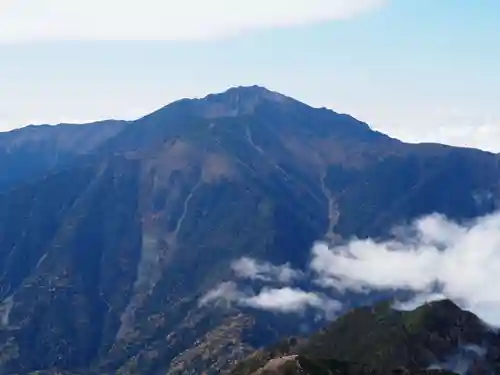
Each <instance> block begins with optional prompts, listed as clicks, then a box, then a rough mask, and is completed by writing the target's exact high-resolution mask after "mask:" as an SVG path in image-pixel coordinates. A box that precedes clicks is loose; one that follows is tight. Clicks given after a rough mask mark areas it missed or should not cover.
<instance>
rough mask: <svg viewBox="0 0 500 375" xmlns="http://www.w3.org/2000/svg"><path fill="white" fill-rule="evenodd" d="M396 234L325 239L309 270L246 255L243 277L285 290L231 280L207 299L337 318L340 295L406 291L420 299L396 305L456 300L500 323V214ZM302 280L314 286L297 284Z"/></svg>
mask: <svg viewBox="0 0 500 375" xmlns="http://www.w3.org/2000/svg"><path fill="white" fill-rule="evenodd" d="M393 234H394V236H393V238H392V239H391V240H387V241H375V240H373V239H356V238H355V239H353V240H351V241H348V242H347V243H346V244H344V245H341V246H334V247H329V246H328V245H327V244H326V243H322V242H318V243H316V244H315V245H314V246H313V248H312V251H311V262H310V264H309V265H308V269H307V270H305V271H298V270H294V269H293V268H291V267H290V265H289V264H284V265H272V264H270V263H266V262H260V261H257V260H253V259H250V258H242V259H240V260H238V261H236V262H234V263H233V264H232V267H233V270H234V272H235V274H236V276H237V277H239V278H242V279H252V280H261V281H263V282H264V283H274V286H276V282H281V283H282V285H281V286H282V287H281V288H270V287H264V288H262V289H261V290H260V291H259V292H258V293H253V292H250V293H249V292H242V291H240V290H238V288H237V286H236V283H234V282H231V283H225V284H221V285H220V286H219V287H218V288H216V289H215V290H212V291H211V292H209V293H208V294H207V295H206V296H205V297H204V298H205V302H207V300H216V299H221V298H226V299H229V300H231V301H233V302H235V301H236V302H237V303H239V304H240V305H243V306H249V307H254V308H258V309H262V310H268V311H273V312H282V313H292V312H302V311H304V309H306V308H312V309H316V310H320V311H323V312H328V314H327V315H329V316H332V314H331V313H332V312H337V313H338V312H339V310H341V308H342V305H341V303H340V302H339V301H338V300H341V301H345V300H346V299H345V298H344V297H346V298H347V299H348V297H349V296H345V294H347V293H349V294H350V295H362V294H366V293H370V292H391V291H394V292H396V291H406V292H413V295H414V297H413V298H412V299H410V300H407V301H401V302H397V303H395V304H394V308H396V309H400V310H413V309H415V308H417V307H418V306H420V305H422V304H423V303H425V302H430V301H436V300H442V299H451V300H453V301H455V303H457V304H458V305H459V306H461V307H462V308H464V309H467V310H470V311H472V312H473V313H475V314H476V315H478V316H479V317H480V318H482V319H483V320H484V321H485V322H486V323H489V324H490V325H492V326H496V327H498V326H500V288H498V287H497V285H499V284H500V213H495V214H491V215H488V216H485V217H481V218H478V219H475V220H472V221H470V222H468V223H465V224H459V223H456V222H453V221H451V220H448V219H447V218H446V217H444V216H441V215H437V214H434V215H430V216H427V217H423V218H421V219H419V220H416V221H415V222H414V223H413V224H412V225H409V226H407V227H399V228H397V229H395V230H394V231H393ZM299 279H300V280H301V285H302V287H304V286H305V285H307V286H308V288H309V289H308V290H304V289H299V288H293V287H291V285H292V284H293V283H294V282H295V281H297V280H299ZM305 281H309V282H308V283H307V282H305ZM318 290H319V291H321V290H323V292H318ZM328 294H331V295H336V296H337V299H338V300H336V299H335V298H333V297H329V296H328ZM342 294H344V297H342Z"/></svg>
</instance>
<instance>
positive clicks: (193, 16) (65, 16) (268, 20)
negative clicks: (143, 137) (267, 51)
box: [0, 0, 386, 42]
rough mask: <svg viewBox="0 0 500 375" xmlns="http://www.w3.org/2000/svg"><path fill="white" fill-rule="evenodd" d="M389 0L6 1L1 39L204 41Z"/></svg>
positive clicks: (341, 14) (0, 15) (343, 14)
mask: <svg viewBox="0 0 500 375" xmlns="http://www.w3.org/2000/svg"><path fill="white" fill-rule="evenodd" d="M385 2H386V0H271V1H268V0H254V1H241V0H182V1H179V0H142V1H119V0H85V1H84V0H72V1H67V0H4V1H3V2H2V5H0V25H1V26H0V42H18V41H33V40H104V39H106V40H200V39H210V38H216V37H222V36H229V35H234V34H238V33H241V32H245V31H249V30H255V29H262V28H271V27H284V26H295V25H302V24H308V23H314V22H321V21H331V20H340V19H348V18H351V17H354V16H356V15H358V14H360V13H363V12H366V11H370V10H373V9H375V8H378V7H380V6H382V5H383V4H384V3H385Z"/></svg>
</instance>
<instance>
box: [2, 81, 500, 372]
mask: <svg viewBox="0 0 500 375" xmlns="http://www.w3.org/2000/svg"><path fill="white" fill-rule="evenodd" d="M235 90H236V91H232V92H231V93H230V94H229V95H228V96H224V95H223V94H224V93H223V94H222V95H223V96H222V97H220V96H217V95H216V96H215V97H211V99H210V100H212V101H215V102H216V103H217V105H216V106H215V110H214V109H213V108H214V107H213V105H212V103H211V102H209V103H208V104H207V102H206V101H205V102H203V100H202V101H201V103H202V104H201V105H200V104H199V103H200V102H196V101H189V100H188V101H187V102H186V101H180V102H174V103H177V104H171V105H170V106H167V107H164V108H163V109H160V110H159V111H156V112H154V113H152V114H150V115H148V116H146V117H143V118H141V119H138V120H136V121H134V122H131V123H127V124H125V126H124V128H123V129H121V130H120V131H118V132H117V133H116V134H115V135H113V136H108V135H109V134H111V133H113V131H115V130H116V129H115V128H113V131H111V132H110V133H108V134H99V135H98V136H96V138H94V139H98V140H99V142H95V143H93V144H92V147H91V149H90V150H88V152H86V153H85V154H84V155H77V156H76V157H74V158H73V157H71V158H69V160H68V163H67V164H64V166H61V165H56V166H55V167H54V166H53V165H50V167H47V168H48V169H43V168H41V169H40V170H39V171H38V172H37V173H39V175H41V176H43V178H42V179H38V180H36V181H34V182H33V181H26V180H25V181H24V183H20V182H19V181H14V182H12V184H13V185H12V187H11V188H10V189H8V190H5V191H4V192H3V193H2V194H0V249H1V250H0V275H2V276H1V277H0V315H1V318H2V319H0V323H1V324H0V348H2V353H4V354H3V355H2V356H0V372H2V373H28V372H31V371H34V370H52V369H59V370H66V371H81V372H90V373H99V374H103V373H117V374H122V375H126V374H136V373H142V374H144V375H149V374H152V375H155V374H156V373H160V372H165V373H167V372H168V371H174V370H176V371H177V370H179V369H180V370H179V371H180V373H181V374H191V373H196V372H197V371H207V372H208V373H217V372H219V371H223V370H225V369H227V368H228V367H229V366H230V365H231V363H232V362H233V361H235V360H237V359H241V358H243V357H245V356H246V355H247V354H249V353H251V352H253V351H254V350H255V349H257V348H259V347H261V346H263V345H268V344H270V343H271V342H274V341H276V340H278V339H279V338H280V337H284V336H288V335H292V334H296V333H297V331H298V329H299V327H300V321H301V317H300V316H299V315H293V314H288V315H280V314H278V315H276V314H275V313H273V312H269V311H266V310H265V309H262V310H259V309H255V308H250V307H248V306H246V307H245V306H243V307H242V306H240V305H238V304H228V305H227V306H225V305H216V306H212V305H200V303H199V301H200V298H201V297H202V296H204V295H205V294H206V293H208V292H209V291H210V290H212V289H213V288H216V287H217V286H218V285H219V284H220V283H221V282H228V281H233V282H235V283H239V284H240V285H241V286H242V287H244V288H247V289H250V290H252V291H253V293H255V294H256V295H258V293H261V292H262V290H263V288H262V285H259V284H256V283H252V282H250V281H244V280H239V279H235V274H234V272H233V270H232V268H231V264H232V262H233V261H235V260H238V259H240V258H242V257H250V258H255V259H262V260H264V261H266V262H269V263H272V264H285V263H289V264H290V265H291V266H293V267H294V268H297V269H303V268H304V267H305V265H306V264H307V262H308V261H309V256H310V255H309V249H310V247H311V245H312V244H313V243H314V242H315V241H317V240H321V239H325V240H328V241H336V240H339V239H347V238H350V237H353V236H358V237H360V238H366V237H372V238H377V237H383V236H387V235H390V230H391V229H392V228H393V227H394V226H395V225H398V224H400V223H403V222H406V221H411V220H413V219H415V218H417V217H419V216H422V215H425V214H428V213H434V212H440V213H442V214H444V215H447V216H449V217H450V218H452V219H454V220H458V221H459V220H468V219H470V218H473V217H476V216H480V215H483V214H486V213H489V212H492V211H494V210H496V209H497V208H498V207H499V202H500V173H499V172H500V163H499V159H498V157H497V156H495V155H492V154H489V153H485V152H481V151H476V150H469V149H460V148H453V147H447V146H439V145H410V144H405V143H403V142H400V141H397V140H394V139H391V138H390V137H387V136H385V135H382V134H379V133H377V132H374V131H372V130H371V129H370V128H369V127H368V125H366V124H365V123H361V122H357V121H356V120H355V119H353V118H352V117H350V116H347V117H346V116H342V115H338V114H336V113H335V112H333V111H330V110H323V109H315V108H312V107H309V106H307V105H305V104H297V103H298V102H295V101H293V100H292V101H289V100H288V99H286V100H284V102H285V103H283V100H282V99H280V100H278V101H276V100H275V99H276V98H275V96H273V95H274V94H270V95H271V100H269V99H267V96H268V95H269V94H268V93H267V92H268V91H267V90H266V91H262V90H261V89H257V90H256V91H257V94H259V95H264V104H262V103H259V104H255V88H251V89H250V93H249V94H248V95H249V98H250V99H248V100H249V102H248V103H246V104H245V105H243V109H244V111H242V112H241V113H237V114H236V115H234V113H233V112H231V111H232V110H233V109H234V105H235V103H236V104H237V105H236V106H239V105H241V102H238V100H239V99H238V100H237V98H236V97H237V96H238V95H236V94H238V92H239V91H238V89H235ZM240 90H241V89H240ZM244 91H245V90H244ZM245 92H246V91H245ZM235 93H236V94H235ZM219 95H221V94H219ZM245 95H246V94H245ZM239 97H240V98H241V97H242V95H240V96H239ZM223 99H224V100H223ZM259 100H260V99H259ZM259 100H257V102H259ZM269 101H270V104H269ZM221 102H222V107H221ZM179 103H180V104H179ZM196 103H197V104H196ZM238 103H239V104H238ZM172 105H173V106H172ZM221 108H222V110H221ZM207 111H208V112H210V114H213V113H214V112H217V111H219V112H218V113H223V114H224V113H226V114H227V113H229V114H230V115H231V116H219V117H215V118H214V117H213V116H209V118H207V117H206V116H205V114H206V113H207ZM114 125H116V124H114ZM72 129H73V128H72ZM74 129H79V128H78V127H75V128H74ZM92 129H94V130H96V129H97V130H99V125H98V126H96V127H93V128H92ZM42 130H43V129H42ZM73 136H74V135H72V137H73ZM73 139H76V138H73ZM49 149H50V150H49V152H48V153H49V154H50V155H52V154H53V153H54V152H57V150H58V147H55V146H54V147H53V148H49ZM5 150H6V148H4V149H1V148H0V152H5ZM20 152H21V154H22V155H24V156H22V157H26V154H23V152H24V151H22V150H21V151H20ZM30 155H31V154H30ZM36 156H37V155H35V156H30V157H36ZM25 160H30V159H29V158H28V159H25ZM65 161H66V160H65ZM477 196H479V197H481V199H479V200H478V199H474V197H477ZM186 275H189V277H186ZM273 287H276V286H273ZM305 287H311V288H312V286H310V285H305V286H304V288H305ZM351 297H352V296H351ZM351 297H349V296H346V297H345V300H342V304H343V305H344V306H345V308H350V307H352V306H354V305H356V304H359V302H360V301H359V298H358V300H356V298H351ZM313 313H314V311H312V312H311V314H313ZM308 316H310V315H308ZM310 323H311V324H310V328H309V329H310V330H313V329H316V328H319V326H321V325H323V323H324V321H314V320H312V319H311V322H310ZM61 343H64V345H62V344H61Z"/></svg>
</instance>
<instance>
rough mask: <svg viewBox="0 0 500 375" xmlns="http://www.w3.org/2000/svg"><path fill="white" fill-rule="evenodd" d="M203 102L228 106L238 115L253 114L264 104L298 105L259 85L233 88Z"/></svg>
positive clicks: (208, 97)
mask: <svg viewBox="0 0 500 375" xmlns="http://www.w3.org/2000/svg"><path fill="white" fill-rule="evenodd" d="M201 101H203V102H206V103H207V104H212V105H213V104H216V105H217V104H219V105H221V104H222V105H224V106H228V107H229V108H231V110H233V111H235V112H237V113H238V114H242V113H243V114H244V113H251V112H253V111H254V110H255V108H256V107H257V106H258V105H260V104H262V103H275V104H287V103H292V102H294V103H298V102H297V101H296V100H294V99H292V98H290V97H287V96H285V95H283V94H280V93H278V92H275V91H271V90H269V89H267V88H265V87H263V86H258V85H253V86H236V87H231V88H229V89H227V90H226V91H224V92H221V93H217V94H210V95H208V96H206V97H204V98H203V99H201Z"/></svg>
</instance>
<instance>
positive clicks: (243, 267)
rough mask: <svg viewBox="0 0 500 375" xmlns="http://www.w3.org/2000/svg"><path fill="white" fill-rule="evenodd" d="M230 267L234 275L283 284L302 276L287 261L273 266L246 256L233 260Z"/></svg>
mask: <svg viewBox="0 0 500 375" xmlns="http://www.w3.org/2000/svg"><path fill="white" fill-rule="evenodd" d="M231 268H232V269H233V271H234V272H235V274H236V276H237V277H239V278H242V279H250V280H262V281H269V282H272V281H276V282H280V283H283V284H289V283H290V282H292V281H294V280H298V279H300V278H301V277H303V276H304V274H303V273H302V272H301V271H299V270H295V269H293V268H291V266H290V264H288V263H287V264H283V265H279V266H275V265H274V264H271V263H269V262H260V261H257V260H255V259H251V258H247V257H243V258H241V259H238V260H236V261H234V262H233V263H232V264H231Z"/></svg>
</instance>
